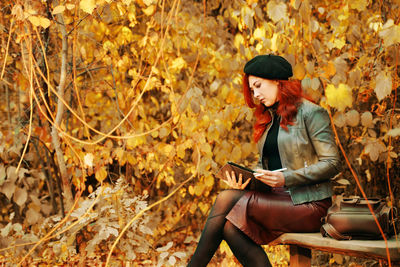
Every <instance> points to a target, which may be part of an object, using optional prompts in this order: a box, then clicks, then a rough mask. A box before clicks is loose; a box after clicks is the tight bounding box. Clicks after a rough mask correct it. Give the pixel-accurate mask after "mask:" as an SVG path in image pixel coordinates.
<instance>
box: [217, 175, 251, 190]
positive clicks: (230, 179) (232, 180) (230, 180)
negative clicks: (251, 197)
mask: <svg viewBox="0 0 400 267" xmlns="http://www.w3.org/2000/svg"><path fill="white" fill-rule="evenodd" d="M225 176H226V180H223V181H224V182H225V183H226V184H227V185H229V186H230V187H232V188H234V189H245V188H246V186H247V185H248V184H249V182H250V180H251V178H249V179H247V181H246V182H244V183H243V180H242V174H241V173H240V174H239V179H238V181H236V176H235V172H232V173H231V175H229V172H228V171H226V172H225Z"/></svg>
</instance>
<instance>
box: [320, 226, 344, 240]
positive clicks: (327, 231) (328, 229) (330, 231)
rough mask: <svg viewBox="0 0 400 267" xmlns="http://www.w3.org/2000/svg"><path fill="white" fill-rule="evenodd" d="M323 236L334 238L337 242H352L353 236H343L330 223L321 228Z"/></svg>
mask: <svg viewBox="0 0 400 267" xmlns="http://www.w3.org/2000/svg"><path fill="white" fill-rule="evenodd" d="M321 234H322V236H327V235H329V236H330V237H333V238H334V239H336V240H351V236H348V235H342V234H341V233H339V232H338V231H337V230H336V229H335V227H333V226H332V224H330V223H325V224H323V225H322V226H321Z"/></svg>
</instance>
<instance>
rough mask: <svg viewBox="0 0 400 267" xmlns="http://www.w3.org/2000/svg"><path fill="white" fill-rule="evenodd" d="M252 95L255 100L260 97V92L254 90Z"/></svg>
mask: <svg viewBox="0 0 400 267" xmlns="http://www.w3.org/2000/svg"><path fill="white" fill-rule="evenodd" d="M253 95H254V97H255V98H257V97H258V96H259V95H260V92H259V91H258V90H256V89H254V91H253Z"/></svg>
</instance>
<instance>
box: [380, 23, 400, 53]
mask: <svg viewBox="0 0 400 267" xmlns="http://www.w3.org/2000/svg"><path fill="white" fill-rule="evenodd" d="M378 35H379V37H381V38H382V39H383V44H384V46H385V47H387V46H391V45H393V44H396V43H400V25H396V24H394V21H393V20H392V19H388V21H387V22H386V23H385V25H383V27H382V30H381V31H380V32H379V33H378Z"/></svg>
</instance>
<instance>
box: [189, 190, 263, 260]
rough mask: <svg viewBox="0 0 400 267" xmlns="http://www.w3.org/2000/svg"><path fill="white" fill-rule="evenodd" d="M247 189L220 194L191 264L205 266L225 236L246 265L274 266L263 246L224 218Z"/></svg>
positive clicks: (236, 254) (235, 253)
mask: <svg viewBox="0 0 400 267" xmlns="http://www.w3.org/2000/svg"><path fill="white" fill-rule="evenodd" d="M245 192H246V191H243V190H235V189H229V190H225V191H222V192H221V193H219V194H218V197H217V199H216V200H215V203H214V206H213V207H212V209H211V212H210V214H209V215H208V218H207V221H206V225H205V226H204V229H203V232H202V233H201V237H200V240H199V243H198V245H197V248H196V251H195V252H194V254H193V256H192V258H191V259H190V262H189V264H188V267H194V266H206V265H207V264H208V262H209V261H210V260H211V258H212V257H213V255H214V253H215V251H216V250H217V248H218V246H219V244H220V243H221V241H222V239H224V240H225V241H226V242H227V243H228V245H229V247H230V248H231V250H232V252H233V254H234V255H235V257H236V258H237V259H238V260H239V262H240V263H241V264H242V265H243V266H252V267H253V266H262V267H265V266H271V264H270V263H269V260H268V257H267V254H266V253H265V251H264V250H263V248H262V247H261V246H260V245H257V244H256V243H255V242H254V241H253V240H251V239H250V238H249V237H248V236H247V235H245V234H244V233H243V232H241V231H240V230H239V229H238V228H236V226H234V225H233V224H232V223H230V222H229V221H228V220H226V219H225V216H226V215H227V214H228V213H229V211H230V210H231V209H232V207H233V206H234V205H235V203H236V202H237V201H238V200H239V199H240V197H241V196H243V194H244V193H245Z"/></svg>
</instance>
